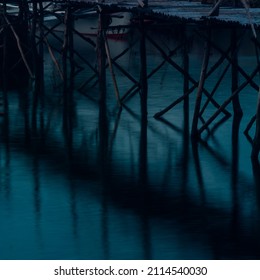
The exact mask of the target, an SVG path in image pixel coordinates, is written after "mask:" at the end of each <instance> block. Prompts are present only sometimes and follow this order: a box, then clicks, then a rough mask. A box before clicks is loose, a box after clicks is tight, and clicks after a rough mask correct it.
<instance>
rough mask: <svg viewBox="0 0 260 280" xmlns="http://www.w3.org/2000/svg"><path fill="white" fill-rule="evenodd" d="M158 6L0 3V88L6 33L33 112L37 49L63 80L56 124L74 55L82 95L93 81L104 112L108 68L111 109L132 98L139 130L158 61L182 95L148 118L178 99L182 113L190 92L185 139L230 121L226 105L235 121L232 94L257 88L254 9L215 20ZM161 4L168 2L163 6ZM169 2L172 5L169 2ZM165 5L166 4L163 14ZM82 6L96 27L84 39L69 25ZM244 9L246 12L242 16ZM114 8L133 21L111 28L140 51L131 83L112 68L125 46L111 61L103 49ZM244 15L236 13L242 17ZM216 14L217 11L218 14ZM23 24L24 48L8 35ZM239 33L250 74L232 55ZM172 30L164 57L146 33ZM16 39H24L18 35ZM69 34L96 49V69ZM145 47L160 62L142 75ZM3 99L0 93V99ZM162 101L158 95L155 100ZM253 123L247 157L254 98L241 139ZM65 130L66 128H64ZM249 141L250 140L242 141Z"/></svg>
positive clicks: (259, 113) (37, 98)
mask: <svg viewBox="0 0 260 280" xmlns="http://www.w3.org/2000/svg"><path fill="white" fill-rule="evenodd" d="M7 2H12V3H15V2H16V3H17V5H18V12H17V15H16V16H15V18H16V19H15V20H14V19H13V18H12V17H13V16H12V17H10V15H9V14H8V11H7ZM165 3H166V2H164V3H162V4H161V6H158V5H157V6H152V7H149V6H148V4H149V3H146V2H142V1H139V4H136V3H134V4H133V3H131V4H130V5H116V4H113V5H111V4H110V5H109V4H105V3H93V2H90V3H89V2H84V1H68V0H63V1H44V0H35V1H26V0H23V1H3V4H2V6H1V26H0V28H1V35H0V36H1V53H2V61H1V69H2V71H1V72H2V75H1V79H2V81H3V85H4V84H5V80H6V79H7V74H6V67H7V65H6V50H7V48H6V46H7V40H6V38H7V36H6V34H7V33H8V34H10V33H12V34H13V36H14V38H15V41H16V44H17V52H18V53H19V56H20V57H19V61H20V62H21V61H22V62H23V65H24V67H25V69H26V72H27V75H28V76H29V77H30V78H31V79H32V80H33V81H34V87H35V90H34V110H37V107H38V106H43V105H41V104H42V102H43V98H42V96H43V83H44V51H43V49H44V46H45V47H47V49H48V52H49V55H50V57H51V59H52V60H53V63H54V64H55V67H56V69H57V73H58V74H59V76H60V79H61V81H62V82H63V87H64V94H63V104H64V119H68V118H67V114H68V112H70V110H71V109H70V107H71V102H72V95H71V92H72V91H71V90H68V89H69V88H72V87H73V77H75V75H76V74H77V71H80V69H79V67H78V65H77V64H76V62H75V57H77V58H80V59H81V60H82V61H84V63H85V64H86V66H87V67H88V68H90V69H91V70H92V72H93V75H92V76H90V77H88V79H87V80H86V82H85V83H84V84H83V85H82V87H81V90H82V91H84V86H86V85H87V84H89V83H91V82H93V83H94V84H98V85H99V92H100V95H99V102H100V106H102V107H103V108H104V110H105V107H106V69H107V68H108V69H109V71H110V72H111V74H112V78H113V83H114V90H115V94H116V97H117V102H118V105H119V107H121V106H122V104H124V102H126V101H127V99H128V98H129V97H130V96H133V95H135V94H136V93H140V104H141V113H142V122H143V123H144V126H145V124H146V121H147V110H148V108H147V96H148V87H149V78H150V77H152V76H153V75H154V74H155V73H157V72H158V71H159V69H160V68H161V67H162V65H163V64H164V63H166V62H167V63H168V64H169V65H171V66H172V67H173V68H174V69H175V70H177V71H178V72H179V73H181V74H182V76H183V95H182V96H180V97H179V98H177V99H176V100H174V101H173V102H172V103H171V104H168V105H167V106H166V107H165V109H163V110H161V111H160V112H157V113H156V114H155V115H154V117H155V118H157V119H159V118H162V116H163V115H164V114H165V113H167V112H168V111H169V110H171V109H173V108H174V107H175V106H176V105H177V104H179V103H181V102H183V104H184V108H185V110H186V111H187V110H189V106H190V105H189V96H190V94H192V93H195V94H196V102H195V106H194V115H193V120H192V127H191V131H190V134H191V136H192V139H194V140H198V139H200V138H201V135H202V133H203V132H205V131H208V130H209V129H210V128H211V132H213V131H214V130H215V128H216V127H217V126H218V125H219V124H220V123H223V121H225V120H226V119H227V118H229V117H230V116H231V112H229V110H228V109H227V106H228V105H229V104H232V106H233V107H232V108H233V114H234V116H235V117H238V119H239V118H241V116H242V114H243V112H242V109H241V105H240V100H239V94H240V92H241V91H242V90H243V89H244V88H245V87H246V86H248V85H250V86H251V87H252V89H253V90H254V91H257V92H259V84H258V83H256V82H255V80H254V78H255V77H256V75H257V74H258V73H259V71H260V63H259V47H260V42H259V40H258V38H257V29H258V26H259V24H258V22H257V20H255V18H257V15H258V16H259V15H260V11H259V10H258V9H256V10H252V11H250V12H248V11H247V7H245V9H238V10H235V11H234V9H226V10H223V11H222V10H220V12H219V13H218V16H213V15H215V10H216V8H217V9H219V6H217V7H215V9H214V8H213V10H212V9H211V8H210V7H208V6H207V7H206V8H205V6H201V4H200V3H196V4H194V3H193V4H191V3H189V5H187V3H186V2H182V4H179V6H177V7H176V6H169V7H168V6H167V5H166V4H165ZM51 4H59V5H60V9H59V11H62V13H60V12H59V13H57V12H55V11H54V10H53V11H52V10H51V9H50V5H51ZM168 4H169V3H168ZM169 5H173V4H169ZM165 7H168V8H167V9H166V8H165ZM85 8H96V10H97V13H98V15H99V25H98V30H97V36H96V38H91V39H90V38H88V37H84V36H83V35H82V34H80V33H79V32H78V31H77V30H76V29H75V28H74V20H75V16H74V11H75V10H76V9H77V10H79V9H85ZM245 10H246V11H247V12H245ZM118 11H128V12H130V13H132V15H133V17H134V18H135V21H134V22H132V23H131V25H129V26H118V27H117V29H120V28H128V27H129V28H130V27H131V28H132V29H135V30H137V31H138V33H139V37H138V40H137V42H135V44H136V43H139V44H140V47H139V54H140V75H139V80H137V79H136V78H134V77H133V76H132V75H131V73H129V72H128V71H127V70H125V69H124V68H123V67H122V66H120V64H119V63H118V59H119V58H120V57H122V56H124V55H125V54H126V53H127V52H128V51H129V49H130V48H131V45H130V46H129V47H128V48H127V49H125V50H123V51H122V52H121V53H120V54H119V55H117V56H116V57H111V53H110V50H109V44H108V40H107V33H108V31H109V30H111V27H110V26H109V22H110V21H109V14H110V13H111V12H118ZM243 11H244V12H243ZM222 12H223V13H222ZM47 15H48V16H54V17H56V19H57V21H58V23H55V25H53V26H52V27H50V26H48V25H46V23H45V16H47ZM20 23H23V24H25V26H29V27H28V33H27V34H26V36H27V38H28V41H27V43H26V47H24V45H23V44H22V43H21V42H22V36H21V35H19V34H18V33H17V32H16V29H15V28H14V26H15V25H17V24H20ZM191 24H192V25H194V26H197V27H198V29H195V31H194V32H196V36H199V37H200V38H201V39H202V40H204V42H205V44H204V56H203V61H202V65H201V72H200V77H199V79H198V80H196V79H194V78H193V77H192V75H191V73H190V72H189V40H188V39H187V34H186V33H187V32H186V29H187V26H189V25H191ZM58 25H62V26H63V36H60V37H59V36H57V34H55V31H54V30H55V28H56V27H57V26H58ZM215 28H225V29H229V30H230V40H229V45H225V46H221V47H220V46H219V45H218V44H217V43H216V42H215V40H214V38H213V35H212V32H213V31H214V29H215ZM241 28H243V29H249V30H250V29H251V30H252V42H253V44H254V46H255V59H256V64H257V65H256V67H255V69H254V70H253V71H252V73H247V72H246V71H245V70H244V69H243V67H242V66H240V65H239V59H238V56H239V54H238V50H239V47H240V41H241V38H242V37H243V32H240V30H241ZM172 29H175V30H176V29H178V30H181V34H182V39H181V44H180V45H179V46H177V47H176V48H175V49H173V50H169V51H168V52H167V51H166V50H165V49H164V48H163V47H162V46H161V45H160V42H157V41H155V40H154V38H153V37H152V36H151V32H153V31H154V30H156V32H161V31H164V32H165V30H166V32H167V31H168V30H172ZM50 34H52V35H53V36H54V37H55V38H56V39H57V40H58V41H59V42H60V44H61V46H62V47H61V48H56V47H55V46H51V44H50V43H49V42H48V35H50ZM22 35H23V36H24V35H25V34H22ZM73 35H77V36H79V37H80V38H81V39H82V40H84V42H85V43H86V44H88V45H90V46H91V47H92V48H95V49H96V53H97V59H98V63H97V67H96V68H95V67H93V65H92V64H91V63H90V62H89V61H88V60H86V59H85V58H84V57H82V56H81V54H80V53H78V52H77V50H76V49H75V48H74V41H73ZM147 42H149V44H151V45H152V46H153V47H154V48H155V49H156V50H157V51H158V52H159V53H160V55H161V56H162V58H163V62H162V63H161V64H159V65H158V66H157V67H156V68H155V69H153V70H152V71H151V72H150V73H148V72H147V55H146V43H147ZM212 50H214V52H217V53H219V55H220V57H219V59H218V60H217V61H216V62H214V64H213V65H212V66H211V67H210V64H209V62H210V59H211V56H210V53H211V51H212ZM54 51H55V52H59V53H60V54H61V56H62V61H61V63H59V62H58V60H57V59H56V57H55V54H54ZM177 52H181V53H182V56H183V63H182V65H181V66H180V65H179V64H178V63H177V62H176V61H175V60H174V58H173V55H174V54H175V53H177ZM224 61H225V62H227V65H226V66H225V68H224V70H221V75H220V77H219V79H218V80H217V81H216V83H215V85H214V87H213V89H212V90H211V91H209V90H207V88H206V86H205V83H206V81H207V79H208V78H209V77H210V76H211V75H212V74H213V73H214V72H215V71H216V70H220V66H223V62H224ZM114 68H116V69H117V70H119V71H120V72H121V73H122V74H123V75H124V76H126V77H127V78H128V79H129V80H130V81H131V82H132V83H133V86H132V87H131V88H129V90H127V92H125V93H124V94H121V95H120V94H119V90H118V87H117V80H116V76H115V74H114V71H113V69H114ZM228 70H230V71H231V76H232V81H231V82H232V87H231V94H230V95H228V96H226V100H225V101H224V102H222V103H221V104H220V103H219V102H218V101H217V100H216V98H215V94H216V92H217V90H218V88H219V86H220V85H221V83H222V80H223V78H224V76H225V75H226V73H227V71H228ZM239 76H241V77H243V78H244V81H243V82H242V83H241V84H239V79H238V77H239ZM5 91H6V89H5V86H3V92H5ZM4 95H5V96H6V94H4ZM162 98H163V97H162ZM4 99H5V102H4V103H5V104H8V100H7V96H6V97H5V98H4ZM209 104H211V105H213V106H214V107H215V108H216V111H215V113H214V114H213V115H212V116H209V117H208V116H207V117H205V111H206V109H207V107H208V105H209ZM5 107H6V109H5V110H6V112H7V111H8V108H7V107H8V106H7V105H5ZM219 116H223V118H221V121H220V122H218V123H215V125H213V122H214V121H215V120H216V118H217V117H219ZM254 124H255V136H254V138H253V140H252V154H251V157H252V159H254V160H257V159H258V155H259V152H260V93H259V97H258V101H257V106H256V111H255V114H254V115H253V116H252V119H251V121H250V122H249V124H248V126H247V128H246V130H245V134H246V135H247V136H248V137H249V131H250V129H251V128H252V126H253V125H254ZM68 125H69V123H68ZM249 138H250V137H249Z"/></svg>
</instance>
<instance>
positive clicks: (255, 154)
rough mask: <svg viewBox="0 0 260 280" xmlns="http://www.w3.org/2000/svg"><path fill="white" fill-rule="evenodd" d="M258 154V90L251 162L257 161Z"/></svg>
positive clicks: (259, 102)
mask: <svg viewBox="0 0 260 280" xmlns="http://www.w3.org/2000/svg"><path fill="white" fill-rule="evenodd" d="M259 152H260V88H259V92H258V101H257V108H256V130H255V137H254V140H253V148H252V153H251V158H252V160H257V159H258V155H259Z"/></svg>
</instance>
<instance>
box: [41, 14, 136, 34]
mask: <svg viewBox="0 0 260 280" xmlns="http://www.w3.org/2000/svg"><path fill="white" fill-rule="evenodd" d="M64 13H65V12H64V11H62V10H60V11H55V12H53V13H52V15H49V16H46V17H45V22H46V23H47V25H48V27H53V26H55V28H54V31H55V32H64V24H63V18H64ZM98 15H99V14H98V12H97V11H96V10H94V9H88V10H86V9H80V10H78V11H76V12H74V13H73V19H74V21H73V22H74V29H75V30H76V32H78V33H80V34H81V35H82V36H86V37H90V36H96V35H97V33H98V24H99V23H98V19H99V16H98ZM106 15H107V20H108V21H109V22H108V27H107V30H106V31H107V32H106V33H107V36H108V37H109V38H122V37H124V35H126V34H127V33H128V32H129V28H130V25H131V13H130V12H113V13H107V14H106ZM59 23H60V24H59Z"/></svg>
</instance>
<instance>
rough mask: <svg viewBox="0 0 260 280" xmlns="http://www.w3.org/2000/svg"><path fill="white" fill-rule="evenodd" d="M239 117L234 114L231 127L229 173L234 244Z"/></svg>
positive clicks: (236, 226) (237, 224) (236, 223)
mask: <svg viewBox="0 0 260 280" xmlns="http://www.w3.org/2000/svg"><path fill="white" fill-rule="evenodd" d="M241 118H242V116H241V115H237V114H235V116H234V119H233V125H232V173H231V191H232V198H233V201H232V202H233V208H232V212H233V213H232V221H231V237H232V240H233V241H234V242H236V236H237V232H238V226H239V217H238V214H239V212H238V210H239V205H238V190H237V181H238V166H239V127H240V122H241Z"/></svg>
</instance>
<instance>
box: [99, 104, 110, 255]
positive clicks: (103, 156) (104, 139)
mask: <svg viewBox="0 0 260 280" xmlns="http://www.w3.org/2000/svg"><path fill="white" fill-rule="evenodd" d="M103 101H104V100H103ZM106 109H107V108H106V104H105V103H104V102H101V103H100V108H99V149H98V152H99V155H98V169H99V170H98V172H99V174H100V175H99V178H100V180H101V185H102V217H101V227H102V232H101V235H102V241H103V248H104V249H103V250H104V259H109V258H110V257H109V255H110V254H109V232H108V216H109V215H108V209H109V207H108V195H109V193H110V183H109V176H108V175H109V174H108V172H109V171H108V168H109V166H108V160H109V159H108V144H109V141H108V119H107V110H106Z"/></svg>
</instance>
